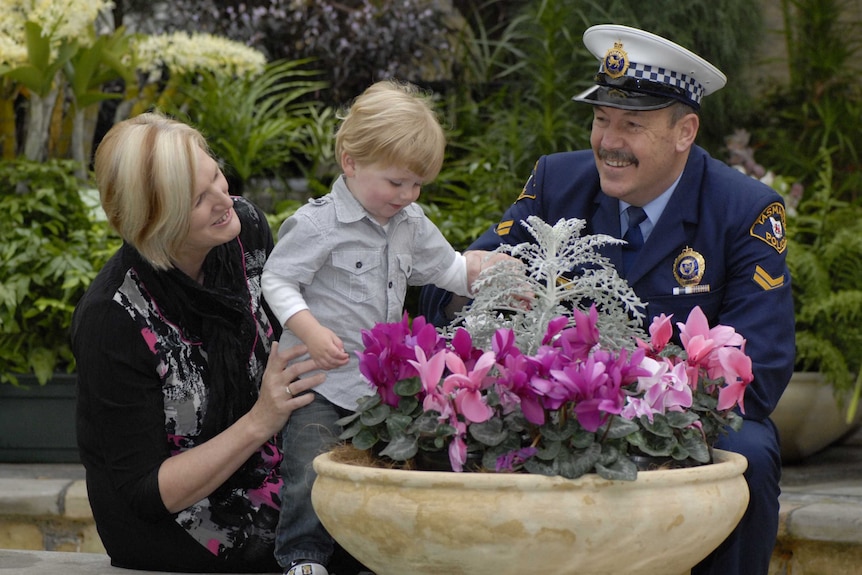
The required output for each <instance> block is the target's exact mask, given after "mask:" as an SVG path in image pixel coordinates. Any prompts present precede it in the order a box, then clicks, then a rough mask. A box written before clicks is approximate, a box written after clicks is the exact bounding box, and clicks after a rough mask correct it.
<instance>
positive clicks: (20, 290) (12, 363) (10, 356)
mask: <svg viewBox="0 0 862 575" xmlns="http://www.w3.org/2000/svg"><path fill="white" fill-rule="evenodd" d="M77 167H78V166H77V164H76V163H75V162H72V161H69V160H46V161H44V162H33V161H30V160H25V159H18V160H11V161H3V162H0V189H2V190H4V192H3V194H2V195H0V252H2V260H3V267H2V269H0V382H9V381H11V382H13V383H14V382H15V381H16V380H15V375H14V374H16V373H19V374H20V373H34V374H35V375H36V376H37V378H38V379H39V381H40V382H41V383H44V382H45V381H47V380H48V378H49V377H50V375H51V374H52V373H53V372H54V371H58V370H59V371H64V370H68V371H71V370H72V369H73V368H74V358H73V357H72V353H71V350H70V348H69V327H70V326H71V324H72V311H73V310H74V306H75V304H77V302H78V300H79V299H80V298H81V296H82V295H83V294H84V291H85V290H86V288H87V287H88V286H89V285H90V282H91V281H92V280H93V278H95V276H96V273H97V272H98V270H99V269H101V268H102V266H103V265H104V264H105V262H106V261H107V260H108V258H109V257H110V255H111V254H112V253H113V251H114V250H116V248H117V247H119V239H118V238H117V237H116V236H115V235H113V234H112V233H111V232H110V231H109V228H108V224H107V222H105V221H104V220H103V219H99V218H98V217H96V216H95V214H96V213H97V212H98V211H100V209H99V208H97V207H96V206H98V199H97V197H98V194H96V197H94V198H92V201H91V202H89V203H88V202H87V201H85V196H84V194H86V193H87V192H86V191H81V190H80V189H79V187H80V183H79V181H78V180H77V179H76V177H75V170H76V169H77ZM91 192H92V190H91Z"/></svg>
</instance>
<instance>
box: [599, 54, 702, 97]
mask: <svg viewBox="0 0 862 575" xmlns="http://www.w3.org/2000/svg"><path fill="white" fill-rule="evenodd" d="M599 72H603V73H604V72H606V70H605V65H604V62H602V63H601V64H600V66H599ZM625 75H626V76H631V77H632V78H640V79H644V80H649V81H651V82H659V83H661V84H668V85H670V86H674V87H676V88H681V89H683V90H685V93H686V94H688V97H689V99H691V101H692V102H694V103H695V104H698V105H699V104H700V101H701V100H702V99H703V93H704V88H703V85H702V84H701V83H700V82H698V81H697V80H695V79H694V78H690V77H688V76H686V75H685V74H682V73H680V72H674V71H673V70H668V69H667V68H661V67H658V66H650V65H649V64H638V63H637V62H629V66H628V68H627V69H626V71H625Z"/></svg>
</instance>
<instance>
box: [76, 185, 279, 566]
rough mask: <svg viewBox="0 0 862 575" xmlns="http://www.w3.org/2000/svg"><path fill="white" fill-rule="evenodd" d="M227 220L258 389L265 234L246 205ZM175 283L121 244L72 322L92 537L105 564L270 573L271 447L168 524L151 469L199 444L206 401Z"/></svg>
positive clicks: (274, 471)
mask: <svg viewBox="0 0 862 575" xmlns="http://www.w3.org/2000/svg"><path fill="white" fill-rule="evenodd" d="M235 211H236V214H237V215H238V217H239V218H240V221H241V222H242V231H241V233H240V235H239V236H238V238H237V239H235V240H233V241H234V242H238V245H239V246H240V249H239V250H234V251H232V252H230V253H234V254H238V253H241V254H242V259H241V261H240V259H239V258H234V259H236V260H237V261H232V260H231V261H230V262H229V266H231V271H232V273H237V274H242V275H241V276H239V277H241V278H244V281H243V282H242V283H243V284H244V285H245V287H246V288H247V290H248V294H242V297H243V298H244V299H245V301H246V302H247V304H248V305H247V313H248V314H250V315H251V317H252V318H253V325H254V328H253V329H254V333H252V334H251V335H250V336H249V337H248V338H247V339H248V340H249V341H250V342H251V344H250V347H251V349H250V350H249V353H248V356H247V357H248V365H247V369H248V373H249V378H250V381H252V382H256V386H259V384H260V381H261V378H262V376H263V371H264V368H265V365H266V356H267V354H268V352H269V349H270V345H271V342H272V341H273V338H274V337H275V335H276V334H275V333H274V331H273V323H272V322H271V321H270V317H269V316H268V307H267V306H266V305H265V304H264V302H263V299H262V296H261V288H260V274H261V272H262V270H263V264H264V261H265V259H266V256H267V255H268V253H269V252H270V251H271V249H272V235H271V233H270V231H269V227H268V225H267V222H266V219H265V217H264V216H263V214H262V212H260V211H259V210H258V209H257V208H256V207H254V206H253V205H252V204H251V203H249V202H248V201H246V200H244V199H242V198H236V199H235ZM172 281H173V280H172ZM180 283H182V282H180ZM188 283H189V284H190V286H193V285H194V284H193V282H190V281H189V282H188ZM176 285H177V284H176V283H171V281H168V280H166V279H165V274H164V272H158V271H156V270H154V269H153V268H152V267H150V266H149V265H148V264H147V263H146V262H145V261H144V260H143V259H142V258H141V256H140V254H138V252H137V251H136V250H135V249H134V248H132V247H131V246H129V245H124V246H123V247H122V248H121V249H120V250H119V251H118V252H117V254H115V255H114V257H113V258H112V259H111V260H110V261H109V262H108V263H107V264H106V266H105V268H104V269H103V270H102V271H101V272H100V273H99V275H98V277H97V278H96V280H95V281H94V282H93V284H92V285H91V287H90V289H89V290H88V292H87V294H86V295H85V296H84V297H83V298H82V300H81V302H80V303H79V305H78V307H77V309H76V312H75V319H74V323H73V327H72V342H73V351H74V353H75V356H76V359H77V365H78V387H79V393H78V396H79V397H78V431H77V433H78V444H79V446H80V450H81V458H82V462H83V463H84V466H85V468H86V471H87V487H88V491H89V497H90V504H91V506H92V509H93V515H94V518H95V520H96V525H97V528H98V530H99V535H100V537H101V538H102V541H103V543H104V545H105V548H106V550H107V552H108V554H109V555H110V556H111V560H112V564H114V565H117V566H122V567H126V568H133V569H149V570H170V571H209V572H219V571H222V572H224V571H227V572H244V571H267V570H268V571H275V570H278V566H277V565H276V564H275V563H274V560H273V557H272V551H273V546H274V537H275V527H276V523H277V521H278V511H279V498H278V492H279V488H280V485H281V476H280V474H279V465H280V463H281V452H280V450H279V448H278V446H277V445H278V444H277V442H276V438H273V440H271V441H270V442H267V443H266V444H264V445H263V446H261V448H260V449H259V450H258V451H257V453H256V454H255V455H253V456H252V457H251V458H250V459H249V460H248V461H247V462H246V463H245V464H244V465H243V466H242V467H241V468H240V469H239V470H238V471H237V472H235V473H234V475H233V476H232V477H231V478H230V479H229V480H228V481H227V482H225V484H223V485H222V486H221V487H220V488H219V489H217V490H216V491H215V492H213V493H212V494H211V495H210V496H208V497H206V498H205V499H202V500H201V501H198V502H197V503H195V504H194V505H192V506H190V507H188V508H187V509H184V510H182V511H181V512H179V513H177V514H171V513H169V512H168V511H167V509H165V507H164V504H163V503H162V500H161V496H160V493H159V488H158V469H159V466H160V465H161V463H162V462H163V461H164V460H165V459H167V458H168V457H171V456H172V455H175V454H177V453H180V452H182V451H184V450H187V449H190V448H192V447H194V446H195V445H197V444H198V443H200V442H201V441H202V439H201V434H202V431H203V422H204V418H205V415H206V411H207V407H208V405H209V402H210V399H211V398H210V387H209V385H210V382H211V380H212V376H211V375H210V374H209V372H208V361H207V352H206V350H205V346H204V345H203V342H202V338H201V337H200V333H201V332H202V330H203V329H205V328H204V327H203V326H205V325H206V323H205V320H204V321H201V320H200V319H199V314H197V313H194V312H191V311H189V307H190V306H189V305H188V304H189V302H192V303H194V302H195V301H198V302H199V301H200V298H199V297H198V296H196V295H195V294H194V291H193V290H194V289H195V288H194V287H183V290H186V291H187V292H188V293H186V294H185V301H184V298H183V297H174V296H175V295H177V289H176ZM206 287H208V288H209V289H210V291H213V290H216V291H217V290H218V288H219V287H224V286H206ZM201 297H203V296H201ZM206 306H207V304H206V303H204V304H203V305H202V306H201V307H204V308H206ZM191 307H194V306H191ZM205 313H206V312H205ZM212 313H217V310H212ZM204 315H205V314H204ZM248 323H249V325H252V322H251V321H249V322H248ZM242 357H245V356H242ZM218 431H220V430H215V432H216V433H217V432H218Z"/></svg>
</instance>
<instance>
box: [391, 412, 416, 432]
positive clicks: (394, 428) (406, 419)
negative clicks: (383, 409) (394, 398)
mask: <svg viewBox="0 0 862 575" xmlns="http://www.w3.org/2000/svg"><path fill="white" fill-rule="evenodd" d="M412 423H413V418H412V417H410V416H409V415H404V414H401V413H393V414H392V415H390V416H389V419H387V420H386V430H387V431H388V432H389V436H390V437H398V436H400V435H404V434H405V433H407V428H408V427H410V425H411V424H412Z"/></svg>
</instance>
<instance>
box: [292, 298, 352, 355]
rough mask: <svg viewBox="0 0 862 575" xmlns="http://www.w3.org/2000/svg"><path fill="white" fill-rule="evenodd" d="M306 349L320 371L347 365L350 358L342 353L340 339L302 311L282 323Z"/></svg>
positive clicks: (308, 312) (308, 313)
mask: <svg viewBox="0 0 862 575" xmlns="http://www.w3.org/2000/svg"><path fill="white" fill-rule="evenodd" d="M284 327H286V328H287V329H289V330H290V331H292V332H293V333H294V334H296V336H297V337H298V338H299V339H301V340H302V343H304V344H305V345H306V346H307V347H308V354H309V355H310V356H311V359H313V360H314V362H315V363H316V364H317V366H318V367H319V368H321V369H332V368H335V367H338V366H340V365H344V364H345V363H347V360H348V359H350V357H349V356H348V355H347V353H346V352H345V351H344V344H343V343H342V342H341V339H340V338H339V337H338V336H337V335H335V333H333V331H332V330H331V329H329V328H327V327H324V326H322V325H320V322H318V321H317V319H316V318H315V317H314V316H313V315H312V314H311V312H310V311H308V310H307V309H304V310H302V311H298V312H296V313H295V314H293V315H292V316H290V318H288V320H287V321H286V322H285V323H284Z"/></svg>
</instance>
